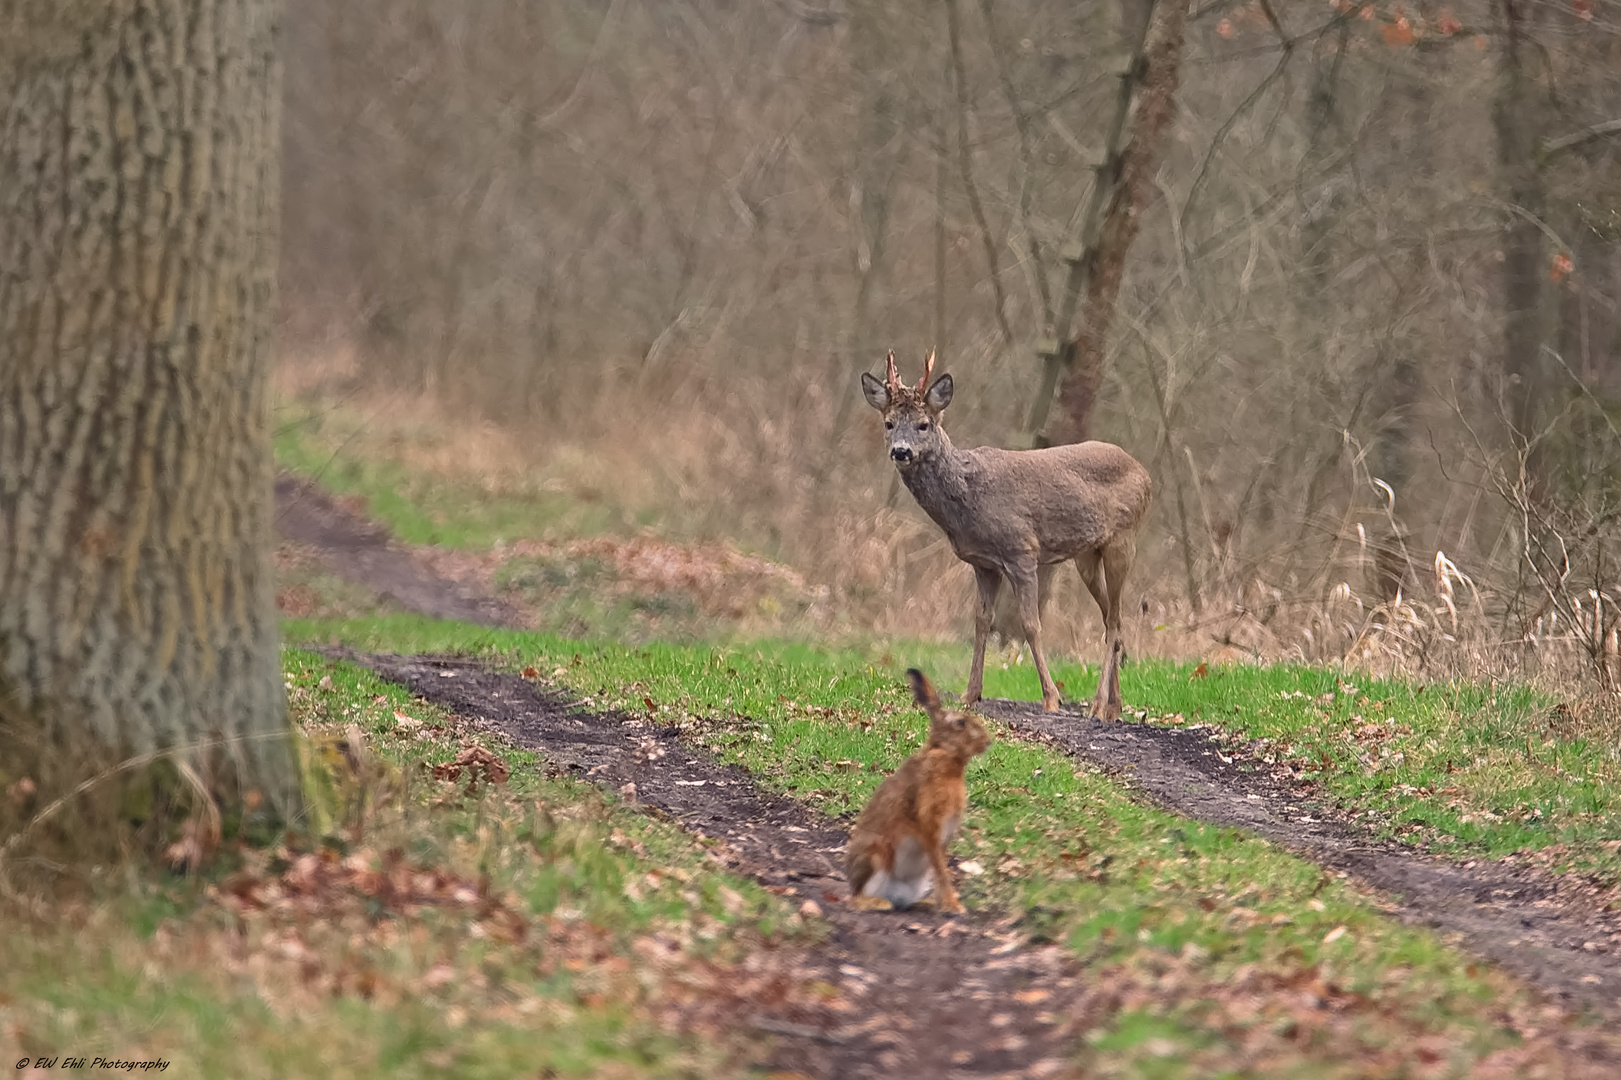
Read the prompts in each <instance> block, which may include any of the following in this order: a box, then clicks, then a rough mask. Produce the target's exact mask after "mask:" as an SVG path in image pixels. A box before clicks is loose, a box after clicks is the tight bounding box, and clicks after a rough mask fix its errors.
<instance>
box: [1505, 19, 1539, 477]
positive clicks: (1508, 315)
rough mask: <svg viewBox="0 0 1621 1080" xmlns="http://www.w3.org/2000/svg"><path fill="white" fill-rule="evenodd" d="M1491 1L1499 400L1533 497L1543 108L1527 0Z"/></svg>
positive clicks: (1536, 468) (1536, 471)
mask: <svg viewBox="0 0 1621 1080" xmlns="http://www.w3.org/2000/svg"><path fill="white" fill-rule="evenodd" d="M1498 7H1499V12H1500V15H1501V19H1502V27H1501V30H1502V51H1501V52H1500V54H1499V57H1498V64H1499V70H1498V84H1497V92H1496V99H1495V100H1494V101H1493V102H1492V123H1493V126H1494V127H1495V128H1496V133H1497V163H1498V168H1499V179H1500V183H1501V186H1502V195H1503V201H1504V202H1505V203H1507V204H1508V206H1509V207H1510V211H1509V215H1508V217H1507V219H1506V220H1505V222H1504V225H1503V234H1502V244H1503V307H1504V316H1503V375H1504V384H1505V389H1504V404H1505V406H1506V409H1507V414H1508V415H1507V417H1506V419H1507V421H1508V424H1509V427H1510V429H1511V434H1512V437H1513V440H1514V443H1515V446H1516V447H1517V448H1519V449H1521V451H1522V452H1523V453H1525V454H1526V458H1527V460H1526V478H1527V484H1528V485H1529V487H1530V494H1531V495H1532V497H1533V498H1537V499H1540V498H1541V497H1542V494H1543V492H1544V488H1545V483H1544V481H1545V479H1546V477H1545V472H1546V467H1545V463H1544V455H1543V453H1542V451H1541V448H1540V447H1539V446H1538V444H1537V437H1538V435H1539V434H1540V432H1539V428H1540V427H1541V424H1542V421H1543V416H1544V415H1545V414H1546V412H1547V411H1548V410H1547V409H1546V407H1545V405H1546V403H1545V401H1544V397H1545V395H1546V393H1547V390H1548V386H1547V382H1548V380H1547V379H1546V378H1545V376H1544V367H1545V365H1544V362H1543V355H1542V351H1543V350H1542V347H1543V343H1544V340H1545V333H1546V318H1545V311H1544V308H1545V303H1544V291H1543V285H1542V281H1543V275H1544V274H1546V273H1547V272H1548V268H1549V264H1550V260H1549V257H1548V254H1547V252H1546V250H1545V243H1546V241H1545V237H1544V234H1543V224H1542V218H1543V215H1544V213H1545V211H1546V207H1547V201H1548V200H1547V192H1546V189H1545V185H1544V182H1543V177H1542V172H1541V170H1540V168H1539V167H1538V163H1537V140H1538V139H1539V138H1541V137H1542V135H1544V134H1545V129H1544V125H1545V122H1546V110H1545V109H1544V108H1543V107H1542V102H1541V100H1540V97H1541V93H1542V92H1541V90H1540V88H1539V87H1538V86H1537V82H1536V79H1535V75H1534V73H1533V72H1532V71H1531V70H1530V66H1531V65H1533V64H1535V63H1537V62H1538V61H1537V59H1536V57H1537V55H1538V50H1537V48H1536V46H1535V44H1534V43H1533V42H1532V41H1531V40H1530V32H1531V20H1532V19H1533V18H1534V17H1535V10H1534V9H1533V8H1531V7H1530V6H1529V5H1528V3H1527V0H1499V4H1498Z"/></svg>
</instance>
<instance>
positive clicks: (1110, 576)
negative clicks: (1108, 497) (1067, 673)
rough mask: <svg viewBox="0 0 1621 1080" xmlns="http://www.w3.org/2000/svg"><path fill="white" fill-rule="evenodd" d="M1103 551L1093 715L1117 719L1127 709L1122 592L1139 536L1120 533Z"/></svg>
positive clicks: (1134, 556)
mask: <svg viewBox="0 0 1621 1080" xmlns="http://www.w3.org/2000/svg"><path fill="white" fill-rule="evenodd" d="M1101 553H1102V556H1103V587H1104V596H1103V597H1101V598H1100V599H1099V600H1098V606H1099V607H1101V608H1102V609H1103V635H1104V641H1103V667H1102V670H1101V671H1099V672H1098V693H1097V697H1096V698H1094V699H1093V701H1092V714H1093V715H1094V716H1096V717H1098V718H1099V719H1102V720H1118V719H1120V711H1121V709H1122V708H1124V703H1123V702H1122V701H1121V698H1120V661H1121V658H1122V657H1123V656H1124V655H1125V651H1126V646H1125V642H1124V641H1122V640H1121V635H1120V623H1121V619H1120V616H1121V610H1122V609H1121V598H1120V593H1121V590H1122V589H1123V588H1124V587H1125V584H1126V575H1127V574H1129V573H1131V564H1132V561H1133V560H1134V559H1135V558H1136V556H1137V541H1136V538H1134V537H1132V536H1129V535H1127V536H1117V537H1115V538H1114V539H1113V540H1111V541H1109V543H1107V544H1105V545H1104V546H1103V548H1102V552H1101ZM1094 595H1096V594H1094ZM1105 601H1106V602H1105Z"/></svg>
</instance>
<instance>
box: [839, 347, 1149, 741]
mask: <svg viewBox="0 0 1621 1080" xmlns="http://www.w3.org/2000/svg"><path fill="white" fill-rule="evenodd" d="M933 371H934V354H933V353H930V354H929V359H928V363H927V364H926V365H925V367H924V370H923V378H922V379H921V380H920V381H919V382H918V384H917V387H916V389H914V388H912V387H910V386H906V385H903V384H902V383H901V381H900V378H899V376H898V375H897V373H896V371H895V354H894V353H890V354H889V373H888V376H887V377H886V379H885V381H883V382H879V381H878V380H877V379H876V378H874V377H873V376H872V375H870V374H867V373H863V374H862V376H861V391H862V393H863V394H864V395H865V396H866V399H867V403H868V404H869V405H871V406H872V407H873V408H875V409H877V410H878V411H879V412H881V413H882V414H883V416H884V428H885V429H886V431H887V441H888V444H889V456H890V458H891V459H893V460H894V462H895V467H896V468H897V469H899V470H900V474H901V479H902V480H903V481H904V482H905V484H906V487H907V490H909V491H911V493H912V496H913V497H914V498H916V499H917V502H918V505H919V506H921V507H922V508H923V511H924V513H926V514H928V515H929V517H931V518H933V519H934V523H935V524H936V525H938V526H940V528H941V529H943V530H945V534H946V539H948V540H950V541H951V547H952V550H953V551H955V552H956V553H957V558H959V559H961V560H962V561H963V562H965V563H967V564H968V565H970V566H972V567H973V568H974V578H975V581H976V582H977V584H978V586H979V611H978V615H977V617H976V618H975V620H974V664H973V668H972V669H971V670H970V671H969V673H968V689H967V690H966V691H964V693H963V704H965V705H972V704H973V703H974V702H976V701H978V700H979V697H980V692H981V690H982V689H983V685H984V679H985V638H986V636H987V635H988V634H989V632H990V628H991V617H992V615H993V613H994V611H995V608H996V595H997V593H998V592H999V591H1000V589H1001V587H1002V581H1003V579H1006V580H1007V583H1008V584H1009V585H1011V586H1012V587H1013V593H1014V596H1015V597H1016V598H1017V600H1018V606H1019V620H1020V622H1021V623H1022V624H1023V626H1024V636H1025V640H1027V641H1028V642H1029V643H1030V652H1031V654H1032V656H1033V657H1034V659H1035V662H1036V672H1037V673H1038V674H1039V675H1040V676H1041V704H1042V708H1043V709H1044V710H1046V711H1047V712H1053V711H1055V710H1056V709H1057V708H1058V687H1056V686H1055V685H1053V679H1052V676H1051V675H1050V674H1048V672H1047V659H1046V657H1045V656H1043V655H1042V652H1041V588H1040V584H1041V581H1040V579H1041V578H1042V577H1044V576H1046V573H1045V570H1044V568H1045V567H1047V566H1049V565H1051V564H1054V563H1060V562H1063V561H1065V560H1066V559H1074V560H1075V565H1076V567H1077V568H1079V570H1080V571H1081V580H1082V581H1084V582H1086V588H1087V590H1088V591H1089V592H1090V593H1091V594H1092V598H1093V599H1094V600H1096V601H1097V602H1098V608H1099V609H1100V610H1101V611H1102V612H1103V628H1104V657H1103V665H1102V671H1101V672H1100V674H1099V677H1098V692H1097V696H1096V697H1095V698H1093V701H1092V714H1093V715H1094V716H1097V717H1100V718H1102V719H1105V720H1118V719H1119V718H1120V708H1121V701H1120V657H1121V653H1122V651H1123V648H1124V646H1123V645H1122V644H1121V640H1120V617H1121V614H1122V613H1123V608H1122V606H1121V605H1122V601H1121V596H1120V590H1121V587H1122V586H1123V585H1124V584H1125V583H1126V574H1127V573H1129V572H1130V570H1131V563H1132V559H1133V558H1134V557H1135V556H1136V552H1137V528H1138V526H1140V525H1141V524H1142V520H1143V515H1144V514H1146V513H1147V512H1148V502H1149V498H1150V496H1151V492H1152V487H1153V485H1152V483H1151V482H1150V481H1149V478H1148V470H1147V469H1145V468H1143V467H1142V465H1141V464H1140V463H1139V462H1138V461H1137V459H1136V458H1133V457H1132V456H1131V455H1130V454H1128V453H1126V452H1125V451H1124V450H1122V449H1120V447H1118V446H1114V445H1112V444H1110V443H1104V442H1083V443H1075V444H1072V445H1069V446H1051V447H1047V448H1045V449H1040V450H999V449H997V448H995V447H990V446H982V447H978V448H976V449H972V450H959V449H957V448H956V447H955V446H953V445H951V440H950V439H949V438H947V437H946V433H945V431H944V430H942V429H941V427H940V414H941V412H943V411H944V410H945V407H946V406H947V405H950V404H951V395H952V391H953V385H952V381H951V376H950V375H941V376H940V377H939V378H938V379H936V380H935V381H934V383H933V385H930V383H929V377H930V376H931V375H932V374H933Z"/></svg>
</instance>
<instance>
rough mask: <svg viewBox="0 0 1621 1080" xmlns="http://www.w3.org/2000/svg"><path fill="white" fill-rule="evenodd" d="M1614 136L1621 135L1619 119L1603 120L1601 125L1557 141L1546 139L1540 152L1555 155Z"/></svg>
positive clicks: (1591, 126) (1562, 137) (1564, 136)
mask: <svg viewBox="0 0 1621 1080" xmlns="http://www.w3.org/2000/svg"><path fill="white" fill-rule="evenodd" d="M1615 134H1621V119H1617V120H1605V121H1604V122H1602V123H1598V124H1592V125H1590V126H1588V127H1584V128H1582V129H1581V130H1580V131H1573V132H1571V133H1570V134H1569V135H1561V136H1559V138H1557V139H1548V140H1546V141H1545V142H1543V144H1542V152H1543V153H1544V154H1557V153H1558V152H1559V151H1561V150H1568V149H1570V148H1571V147H1572V146H1579V145H1581V144H1582V143H1584V142H1588V141H1589V140H1591V139H1598V138H1602V137H1603V136H1605V135H1615Z"/></svg>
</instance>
